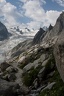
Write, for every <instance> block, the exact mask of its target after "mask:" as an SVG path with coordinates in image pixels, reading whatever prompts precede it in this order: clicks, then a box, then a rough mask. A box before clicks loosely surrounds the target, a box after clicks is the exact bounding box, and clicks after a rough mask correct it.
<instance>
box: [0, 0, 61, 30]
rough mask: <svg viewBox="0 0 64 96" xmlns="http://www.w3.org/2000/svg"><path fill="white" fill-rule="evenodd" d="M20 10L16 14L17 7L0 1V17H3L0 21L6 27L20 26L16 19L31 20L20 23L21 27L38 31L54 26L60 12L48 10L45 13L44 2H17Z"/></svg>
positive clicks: (43, 0)
mask: <svg viewBox="0 0 64 96" xmlns="http://www.w3.org/2000/svg"><path fill="white" fill-rule="evenodd" d="M19 1H21V3H22V2H23V4H21V3H20V5H21V8H20V10H19V12H18V10H17V7H16V6H14V5H12V4H11V3H9V2H6V0H0V17H2V16H3V19H2V18H1V20H2V21H3V22H4V23H5V24H6V25H7V26H15V25H20V24H19V22H18V19H20V21H21V19H22V16H24V18H25V17H27V18H28V19H31V21H30V22H28V23H24V24H23V23H22V21H21V26H22V27H28V28H34V29H38V28H40V27H43V26H49V24H50V23H51V24H52V25H54V24H55V22H56V19H57V17H58V16H59V14H60V13H61V12H59V11H54V10H49V11H45V10H44V8H43V5H44V4H46V2H45V0H19Z"/></svg>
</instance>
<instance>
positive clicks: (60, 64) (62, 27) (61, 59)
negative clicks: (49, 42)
mask: <svg viewBox="0 0 64 96" xmlns="http://www.w3.org/2000/svg"><path fill="white" fill-rule="evenodd" d="M58 23H59V24H58ZM57 24H58V25H59V32H60V33H59V37H58V40H57V42H56V44H55V48H54V54H55V59H56V65H57V68H58V71H59V73H60V75H61V77H62V79H63V81H64V12H63V13H62V14H61V15H60V17H59V18H58V19H57Z"/></svg>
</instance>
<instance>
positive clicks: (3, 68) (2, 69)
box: [0, 62, 10, 71]
mask: <svg viewBox="0 0 64 96" xmlns="http://www.w3.org/2000/svg"><path fill="white" fill-rule="evenodd" d="M9 66H10V65H9V64H8V63H7V62H3V63H1V64H0V68H1V71H5V70H6V69H7V68H8V67H9Z"/></svg>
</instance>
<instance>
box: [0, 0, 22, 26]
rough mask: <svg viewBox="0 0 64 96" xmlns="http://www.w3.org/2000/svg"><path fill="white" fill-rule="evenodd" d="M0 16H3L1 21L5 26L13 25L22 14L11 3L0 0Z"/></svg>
mask: <svg viewBox="0 0 64 96" xmlns="http://www.w3.org/2000/svg"><path fill="white" fill-rule="evenodd" d="M0 13H1V15H0V16H3V22H4V23H5V24H6V25H7V26H13V25H16V24H18V22H17V19H18V18H19V17H20V16H22V15H21V14H20V13H19V12H18V11H17V7H16V6H14V5H12V4H11V3H9V2H6V0H1V1H0Z"/></svg>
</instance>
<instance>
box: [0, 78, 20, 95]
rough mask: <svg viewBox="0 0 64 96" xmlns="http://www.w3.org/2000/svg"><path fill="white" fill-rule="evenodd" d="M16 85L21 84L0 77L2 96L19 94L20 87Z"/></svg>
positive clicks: (0, 93) (0, 92)
mask: <svg viewBox="0 0 64 96" xmlns="http://www.w3.org/2000/svg"><path fill="white" fill-rule="evenodd" d="M16 86H19V85H18V84H16V83H13V82H7V81H5V80H3V79H0V96H17V95H18V93H17V90H18V89H19V87H16Z"/></svg>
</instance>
